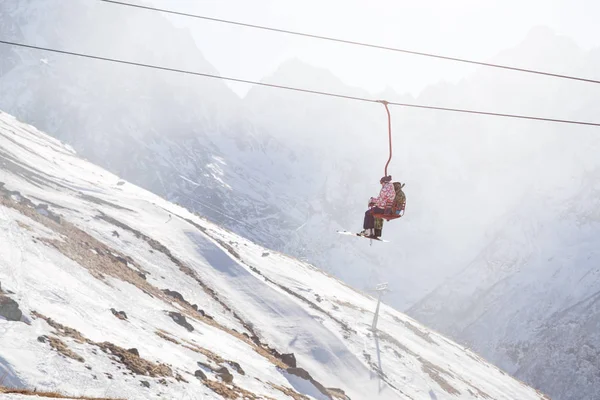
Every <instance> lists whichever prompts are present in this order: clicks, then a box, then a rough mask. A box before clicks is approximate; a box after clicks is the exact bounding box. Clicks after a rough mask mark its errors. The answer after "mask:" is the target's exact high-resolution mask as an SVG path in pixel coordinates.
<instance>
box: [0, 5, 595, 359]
mask: <svg viewBox="0 0 600 400" xmlns="http://www.w3.org/2000/svg"><path fill="white" fill-rule="evenodd" d="M579 3H581V4H579ZM153 4H155V5H161V6H165V5H167V6H170V7H172V8H173V9H179V10H187V8H186V7H189V11H191V12H202V13H205V14H208V15H212V16H216V17H223V18H225V17H227V18H229V17H230V18H231V19H236V20H242V21H248V22H252V23H265V24H267V25H269V26H276V27H284V28H288V29H298V30H306V31H310V32H314V33H320V34H331V35H332V36H339V37H347V38H350V39H363V38H364V40H366V41H369V42H375V43H384V44H389V45H397V46H400V47H410V48H414V49H417V50H424V51H439V52H441V53H443V54H448V55H458V56H465V57H472V58H481V59H484V60H486V61H490V62H497V63H502V64H508V65H517V66H521V67H526V68H538V69H542V70H547V71H551V72H554V73H562V74H571V75H577V76H583V77H589V78H593V79H600V75H598V71H600V49H599V48H598V47H596V46H598V45H599V43H597V41H598V40H600V39H598V38H600V35H597V34H596V35H592V32H593V30H594V29H597V28H596V27H595V25H594V26H593V27H590V26H591V25H590V24H586V21H589V18H590V15H592V14H593V12H592V11H593V8H594V7H597V5H595V4H593V3H592V2H587V3H585V4H584V2H575V3H572V2H571V3H569V4H570V5H571V6H570V7H567V3H566V2H556V3H554V5H547V4H545V3H544V4H545V5H544V7H538V6H540V5H541V4H542V3H541V2H532V3H531V4H529V3H528V4H527V6H523V7H522V8H519V12H515V11H514V8H513V7H512V6H514V5H515V4H516V3H515V4H512V3H510V2H508V3H507V2H503V3H502V4H500V3H499V2H490V3H489V4H488V5H487V6H485V7H484V6H482V5H480V3H479V2H478V3H477V5H476V4H475V2H473V1H462V2H460V4H459V5H455V6H453V7H449V6H448V5H445V6H441V3H439V2H438V3H435V2H433V3H432V2H428V3H422V4H419V5H414V4H413V5H411V4H408V3H404V2H400V3H398V6H394V5H392V3H391V2H382V6H383V5H384V6H385V10H386V12H384V13H382V12H381V10H380V9H378V8H376V7H373V8H369V9H368V10H365V9H363V8H361V7H360V4H358V3H357V2H350V3H349V4H348V5H347V8H344V10H345V11H346V12H347V14H341V13H340V12H337V10H338V8H336V7H342V6H341V5H337V6H334V5H328V6H327V7H325V6H323V9H322V10H320V12H317V11H316V9H315V7H316V5H315V4H313V2H308V3H307V4H306V6H304V3H303V5H302V7H300V6H299V5H296V6H291V5H287V6H285V7H283V6H281V5H277V4H279V3H277V4H276V3H275V2H268V1H263V2H259V3H256V4H254V5H253V7H254V8H249V6H248V5H247V4H246V3H244V4H242V3H241V2H218V3H217V2H207V1H203V2H196V3H195V5H194V6H191V5H190V3H189V2H185V1H179V2H158V1H156V2H153ZM332 4H333V3H332ZM345 4H346V3H345ZM501 5H502V7H501ZM434 6H437V7H434ZM492 6H493V7H492ZM509 6H511V7H509ZM288 7H289V8H288ZM321 11H322V13H321ZM363 11H364V15H363V14H362V12H363ZM229 12H230V14H229ZM410 15H412V17H410ZM362 17H364V21H365V22H364V24H361V22H363V20H362ZM378 17H381V18H382V21H379V19H378ZM332 21H335V23H334V22H332ZM397 21H401V22H397ZM338 22H339V24H338ZM192 24H193V21H192V22H191V21H189V20H185V22H184V20H183V19H182V18H180V17H167V16H164V15H162V14H160V13H155V12H150V11H144V10H137V9H130V8H126V7H122V6H115V5H109V4H103V3H100V2H93V1H69V5H68V6H66V3H65V2H64V1H62V0H28V1H19V2H14V1H9V0H0V33H1V35H2V37H3V38H4V39H9V40H16V41H21V42H25V43H30V44H36V45H47V46H54V47H58V48H61V49H66V50H71V51H81V52H87V53H91V54H94V55H101V56H107V57H114V58H122V59H126V60H131V61H136V62H144V63H154V64H157V65H161V66H166V67H172V68H180V69H189V70H193V71H198V72H208V73H214V74H223V75H228V76H233V77H239V78H243V79H257V80H262V79H264V80H265V81H266V82H269V83H277V84H283V85H288V86H297V87H301V88H307V89H314V90H320V91H330V92H334V93H338V94H345V95H352V96H362V97H367V98H373V99H380V98H385V99H387V100H390V101H399V102H409V103H416V104H427V105H436V106H443V107H463V108H469V109H477V110H483V111H493V112H501V113H515V114H525V115H532V116H539V117H549V118H558V119H576V120H587V121H594V122H600V117H599V115H600V91H599V90H598V87H597V86H596V85H592V84H585V83H582V82H573V81H567V80H560V79H555V78H550V77H545V76H535V75H529V74H519V73H516V72H512V71H502V70H496V69H489V68H475V67H472V66H451V65H450V64H449V63H448V62H441V61H432V60H424V59H415V58H414V57H413V58H411V57H408V56H400V55H395V54H391V55H389V54H384V53H382V52H373V51H365V50H361V49H359V50H356V49H354V48H350V47H348V46H345V47H340V46H337V45H332V44H328V45H322V44H317V43H314V42H313V41H308V42H307V41H306V40H305V39H303V40H302V41H300V40H299V39H292V38H278V37H276V36H275V35H273V34H271V35H267V34H266V33H264V32H263V33H250V32H248V31H247V30H244V31H239V29H237V28H236V29H237V30H236V29H234V27H221V28H219V29H221V30H215V29H216V27H215V26H214V24H213V25H212V26H211V27H210V28H209V27H207V26H204V25H203V24H200V23H198V24H197V25H194V26H192ZM539 24H546V25H548V26H537V25H539ZM509 27H510V28H509ZM267 37H269V39H267ZM263 39H264V40H265V42H262V40H263ZM471 39H472V40H471ZM420 47H422V48H420ZM0 57H1V58H0V110H2V111H5V112H8V113H11V114H14V115H16V116H17V117H18V118H19V119H21V120H24V121H26V122H28V123H32V124H34V125H36V126H37V127H38V128H40V129H42V130H45V131H48V132H49V133H50V134H53V135H55V136H57V137H59V138H60V139H61V140H63V141H65V142H67V143H69V144H71V145H73V146H74V147H75V149H76V150H77V151H78V152H79V153H80V154H81V155H82V156H83V157H86V158H88V159H90V160H91V161H93V162H96V163H98V164H99V165H101V166H103V167H105V168H108V169H109V170H111V171H112V172H115V173H117V174H119V175H120V176H122V177H123V178H125V179H128V180H130V181H131V182H132V183H135V184H138V185H140V186H142V187H145V188H147V189H150V190H152V191H154V192H156V193H158V194H160V195H162V196H165V197H166V198H169V199H170V200H173V201H176V202H179V203H181V204H183V205H185V206H187V207H189V208H191V209H193V210H195V211H197V212H198V213H200V214H202V215H205V216H207V217H208V218H210V219H212V220H215V221H216V222H218V223H220V224H222V225H224V226H225V227H227V228H229V229H232V230H234V231H236V232H238V233H240V234H242V235H245V236H248V237H250V238H251V239H253V240H255V241H257V242H259V243H261V244H264V245H267V246H269V247H271V248H273V249H275V250H279V251H282V252H286V253H289V254H291V255H294V256H297V257H300V258H303V259H306V260H308V261H310V262H312V263H314V264H315V265H317V266H319V267H320V268H323V269H324V270H326V271H327V272H329V273H331V274H333V275H335V276H337V277H339V278H341V279H343V280H344V281H346V282H348V283H349V284H351V285H353V286H355V287H358V288H360V289H363V290H369V289H370V288H372V287H373V286H374V285H375V284H377V283H380V282H389V284H390V288H391V289H392V292H391V293H389V294H387V295H386V298H385V300H386V302H387V303H389V304H391V305H393V306H395V307H397V308H398V309H400V310H408V309H411V310H413V311H414V312H415V313H420V312H422V311H423V310H421V309H419V306H420V305H423V304H426V305H427V304H429V303H427V302H426V301H425V303H423V301H424V299H425V300H426V299H428V298H429V299H432V298H433V299H438V297H436V296H437V294H438V293H439V292H436V290H438V288H441V289H442V290H443V288H444V286H443V285H444V283H445V282H453V281H448V280H447V279H450V278H454V277H456V276H457V275H456V274H458V273H459V272H461V271H465V270H468V267H469V266H470V265H471V266H472V265H474V264H473V263H475V264H477V263H478V262H479V261H481V259H482V258H483V259H485V261H486V262H487V261H489V262H490V263H491V264H494V262H495V259H494V257H500V256H499V254H496V253H493V252H492V253H490V252H489V249H490V248H495V247H494V246H496V245H497V243H498V240H499V238H501V239H502V240H504V238H505V237H508V239H507V240H508V241H509V242H510V239H511V235H512V234H514V235H515V237H518V236H519V235H528V233H527V232H522V231H521V230H517V231H515V232H513V231H510V232H511V234H510V235H508V234H506V232H507V229H509V228H510V227H514V226H517V225H518V222H519V221H525V220H527V221H534V222H535V221H538V222H539V221H545V222H544V223H547V224H548V225H547V226H549V227H550V229H558V228H557V227H558V226H559V225H556V224H554V225H553V222H556V221H557V218H556V217H555V215H559V214H560V213H562V212H566V210H570V209H571V208H569V207H571V206H572V203H573V201H572V199H574V198H575V199H576V198H578V197H579V196H580V195H581V194H582V193H587V192H586V190H588V189H589V185H590V179H591V182H592V183H591V184H592V185H594V184H596V182H597V180H596V178H594V177H596V176H598V174H597V171H598V168H600V157H598V154H599V153H598V152H599V147H600V134H599V131H598V128H595V127H588V126H578V125H568V124H558V123H549V122H540V121H527V120H518V119H509V118H498V117H491V116H481V115H466V114H457V113H450V112H442V111H433V110H419V109H412V108H402V107H392V108H391V113H392V128H393V142H394V157H393V159H392V162H391V164H390V167H389V172H390V173H391V174H392V176H393V178H394V180H398V181H401V182H404V183H406V187H405V192H406V195H407V209H406V215H405V216H404V217H403V218H401V219H399V220H396V221H392V222H386V223H385V225H384V229H383V237H384V238H385V239H387V240H389V241H390V243H385V244H383V243H373V244H370V243H369V241H367V240H364V239H359V238H356V239H355V238H351V237H346V236H340V235H337V234H336V233H335V231H336V230H337V229H347V230H353V231H359V230H360V229H361V228H362V218H363V213H364V211H365V210H366V203H367V199H368V198H369V197H370V196H374V195H376V194H377V192H378V190H379V188H380V185H379V184H378V182H379V178H380V177H381V176H382V175H383V169H384V165H385V163H386V161H387V157H388V147H387V119H386V114H385V110H384V108H383V106H381V105H379V104H370V103H361V102H353V101H350V100H343V99H336V98H329V97H321V96H315V95H311V94H303V93H296V92H289V91H284V90H276V89H272V88H265V87H249V86H248V85H230V84H229V83H224V82H222V81H219V80H211V79H208V78H202V77H197V76H190V75H182V74H176V73H173V72H166V71H156V70H148V69H143V68H138V67H133V66H127V65H115V64H110V63H104V62H99V61H96V60H88V59H79V58H73V57H68V56H64V55H57V54H48V53H44V52H39V51H32V50H23V49H17V48H10V47H7V46H3V45H2V46H0ZM590 176H591V177H592V178H590ZM585 199H587V200H585V204H582V205H581V209H584V210H586V212H585V213H579V214H578V213H575V214H574V215H576V216H575V217H573V215H570V216H567V217H565V216H564V215H563V216H562V217H561V218H566V219H567V220H568V221H575V220H577V221H578V222H577V223H581V221H582V220H585V221H586V223H589V224H592V225H593V224H595V221H596V220H595V217H593V213H592V214H590V213H591V211H590V210H593V209H594V207H597V206H594V204H595V203H594V200H593V199H594V197H593V196H588V197H585ZM546 200H547V201H549V203H545V201H546ZM547 204H552V207H550V206H548V205H547ZM546 207H547V209H546ZM534 210H535V213H534V212H533V211H534ZM578 212H579V211H578ZM560 215H562V214H560ZM590 215H592V216H590ZM518 227H519V229H520V225H519V226H518ZM563 228H564V227H563ZM563 228H560V229H563ZM515 229H516V228H515ZM590 229H592V231H593V232H598V230H594V229H596V228H595V225H593V228H590ZM569 232H570V234H571V235H572V236H571V239H572V240H574V241H575V242H576V241H577V237H578V236H577V235H579V234H581V232H580V231H578V230H576V229H574V230H573V231H569ZM588 233H589V232H587V233H586V234H588ZM503 235H504V236H503ZM594 235H596V236H594ZM592 236H594V237H597V236H598V235H597V234H596V233H593V235H592ZM543 240H548V242H547V243H541V241H543ZM555 240H556V238H546V239H544V238H542V237H539V238H538V237H536V239H535V241H536V245H538V246H540V248H542V247H543V248H545V249H546V250H545V251H546V252H543V251H541V250H540V251H539V252H538V253H539V254H538V256H539V257H540V259H541V258H542V257H546V256H548V257H550V255H548V253H547V252H549V251H551V250H549V249H551V248H556V246H560V242H555ZM550 245H552V246H550ZM511 246H512V245H511ZM511 246H508V250H506V249H505V248H504V247H503V248H502V249H503V250H502V252H500V253H502V254H504V253H505V250H506V253H510V252H511V251H513V250H515V251H517V252H518V251H520V248H519V247H518V246H520V244H519V243H515V244H514V246H513V247H511ZM557 251H558V250H557ZM590 257H591V255H590ZM546 258H547V257H546ZM491 264H490V265H491ZM517 264H518V265H516V266H515V268H516V269H519V271H520V270H521V269H526V268H527V267H528V265H529V264H528V263H527V262H526V261H523V260H520V261H519V262H518V263H517ZM477 265H479V264H477ZM494 265H496V264H494ZM586 265H587V264H586ZM588 267H589V268H591V266H589V265H587V266H586V268H588ZM484 270H485V269H484ZM585 272H586V271H582V273H583V274H585ZM458 276H459V277H461V276H462V277H464V276H465V275H458ZM468 276H469V278H468V279H471V280H472V281H469V280H468V279H467V281H466V282H462V283H461V284H462V285H464V286H460V285H458V286H457V287H460V288H463V289H464V293H463V294H465V296H466V293H467V292H468V290H469V287H470V286H477V285H478V284H480V283H481V282H487V280H486V279H488V278H489V276H487V275H485V273H484V274H482V275H468ZM494 276H495V275H494ZM546 278H547V279H549V280H551V279H552V278H551V277H546ZM489 279H490V280H489V282H490V285H494V284H496V282H495V281H493V280H492V279H491V278H489ZM554 284H556V285H555V286H554V287H555V288H556V289H557V290H560V288H561V286H560V282H558V283H557V282H554ZM463 289H460V290H463ZM482 290H483V289H482ZM590 290H592V289H590ZM428 295H431V296H432V297H427V296H428ZM458 297H460V296H458ZM466 297H468V296H466ZM501 297H502V296H501V295H499V298H501ZM442 298H443V297H442ZM577 300H578V297H577V296H571V297H569V300H568V301H569V302H571V303H573V302H576V301H577ZM436 301H437V300H436ZM440 301H441V302H443V301H444V300H440ZM503 301H507V300H506V299H503ZM565 301H566V300H565ZM567 303H568V302H566V303H565V304H563V305H562V306H564V307H567V306H569V304H571V303H568V304H567ZM411 307H413V308H411ZM414 307H416V308H414ZM559 309H560V307H558V306H557V310H559ZM443 312H444V311H443V310H441V311H440V313H443ZM421 315H423V316H424V315H425V314H421ZM440 315H441V314H440ZM440 315H437V314H427V318H428V322H430V323H431V324H433V325H435V324H436V323H439V324H443V320H444V318H442V316H440ZM449 315H450V314H449ZM452 315H453V317H454V314H452ZM544 315H545V314H540V315H538V317H539V318H541V319H543V317H544ZM424 318H425V316H424ZM457 318H458V317H457ZM448 329H450V328H448ZM455 333H456V335H458V336H460V332H459V331H456V332H455ZM484 335H485V334H484ZM490 356H493V355H492V354H491V353H490ZM511 365H512V364H511Z"/></svg>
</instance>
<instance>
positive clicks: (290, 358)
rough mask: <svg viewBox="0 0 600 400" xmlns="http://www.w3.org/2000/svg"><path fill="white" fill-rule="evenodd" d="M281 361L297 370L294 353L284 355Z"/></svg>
mask: <svg viewBox="0 0 600 400" xmlns="http://www.w3.org/2000/svg"><path fill="white" fill-rule="evenodd" d="M281 361H283V362H284V363H285V364H286V365H287V366H288V367H292V368H296V356H295V355H294V353H286V354H282V355H281Z"/></svg>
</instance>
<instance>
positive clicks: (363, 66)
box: [129, 0, 600, 95]
mask: <svg viewBox="0 0 600 400" xmlns="http://www.w3.org/2000/svg"><path fill="white" fill-rule="evenodd" d="M129 1H130V2H132V3H146V2H143V1H142V0H129ZM147 2H150V3H152V4H153V5H155V6H160V7H164V8H169V9H172V10H177V11H182V12H189V13H197V14H202V15H206V16H212V17H216V18H223V19H231V20H236V21H241V22H247V23H253V24H262V25H267V26H272V27H278V28H283V29H289V30H298V31H303V32H308V33H314V34H319V35H324V36H333V37H340V38H346V39H349V40H356V41H364V42H370V43H376V44H382V45H387V46H394V47H400V48H405V49H411V50H417V51H423V52H434V53H439V54H444V55H451V56H457V57H464V58H471V59H478V60H487V59H489V58H490V57H492V56H494V55H496V54H497V53H498V52H499V51H501V50H503V49H506V48H509V47H512V46H514V45H516V44H518V43H519V42H521V41H522V40H523V39H524V38H525V37H526V36H527V34H528V32H529V31H530V30H531V29H532V28H534V27H536V26H547V27H550V28H552V29H553V30H554V31H556V32H557V33H558V34H561V35H566V36H569V37H571V38H572V39H573V40H575V42H576V43H577V44H578V45H580V46H581V47H583V48H586V49H590V48H593V47H600V24H598V22H597V19H598V16H600V2H598V1H597V0H453V1H449V0H416V1H415V0H413V1H406V0H147ZM141 12H142V11H141ZM170 18H171V19H172V20H173V22H175V23H176V24H177V25H178V26H188V27H189V28H190V29H191V30H192V32H193V34H194V36H195V38H196V41H197V43H198V47H199V48H200V49H201V51H202V52H203V54H204V56H205V57H206V58H207V59H208V61H209V62H211V63H212V64H213V65H214V66H215V67H216V68H217V69H218V70H219V72H220V73H221V74H222V75H224V76H231V77H237V78H243V79H252V80H260V79H262V78H263V77H265V76H266V75H268V74H270V73H271V72H273V71H274V70H275V69H276V68H277V66H278V65H280V64H281V62H282V61H284V60H286V59H289V58H293V57H296V58H299V59H301V60H304V61H306V62H308V63H310V64H312V65H316V66H320V67H325V68H327V69H329V70H331V71H332V72H333V73H335V74H336V75H337V76H338V77H340V78H341V79H342V80H343V81H344V82H345V83H347V84H350V85H353V86H360V87H363V88H365V89H367V90H369V91H371V92H373V93H376V92H379V91H382V90H384V89H385V88H386V87H387V86H389V87H392V88H393V89H394V90H396V91H397V92H399V93H406V92H410V93H412V94H418V93H419V91H420V90H422V89H423V88H424V87H425V86H427V85H429V84H432V83H435V82H438V81H440V80H447V81H451V82H455V81H457V80H458V79H460V78H461V77H463V76H465V75H466V74H468V73H469V72H470V71H472V69H473V67H472V66H465V65H464V64H458V63H453V62H448V61H441V60H434V59H429V58H422V57H417V56H410V55H404V54H398V53H391V52H385V51H380V50H374V49H364V48H359V47H355V46H349V45H343V44H336V43H328V42H323V41H319V40H314V39H309V38H298V37H292V36H287V35H283V34H277V33H270V32H264V31H257V30H253V29H249V28H243V27H236V26H229V25H223V24H218V23H214V22H208V21H202V20H196V19H190V18H185V17H170ZM538 67H539V69H544V70H552V66H548V65H540V66H538ZM499 73H507V72H499ZM230 85H231V86H232V88H233V89H234V90H236V92H238V93H239V94H241V95H243V94H244V93H245V92H246V91H247V90H248V89H249V87H248V85H243V84H230Z"/></svg>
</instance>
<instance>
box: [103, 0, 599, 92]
mask: <svg viewBox="0 0 600 400" xmlns="http://www.w3.org/2000/svg"><path fill="white" fill-rule="evenodd" d="M98 1H101V2H103V3H109V4H114V5H119V6H126V7H133V8H139V9H144V10H148V11H154V12H161V13H166V14H172V15H179V16H182V17H189V18H195V19H201V20H205V21H211V22H217V23H222V24H229V25H237V26H242V27H246V28H252V29H260V30H264V31H271V32H277V33H283V34H287V35H294V36H303V37H308V38H312V39H318V40H325V41H329V42H337V43H344V44H348V45H353V46H360V47H367V48H373V49H378V50H385V51H392V52H397V53H405V54H411V55H416V56H421V57H429V58H437V59H442V60H447V61H454V62H459V63H465V64H474V65H479V66H484V67H491V68H499V69H504V70H511V71H517V72H524V73H528V74H536V75H545V76H550V77H553V78H560V79H569V80H574V81H580V82H587V83H596V84H599V83H600V80H596V79H590V78H583V77H579V76H573V75H564V74H557V73H553V72H547V71H540V70H535V69H527V68H520V67H513V66H510V65H504V64H495V63H490V62H484V61H477V60H471V59H466V58H460V57H452V56H445V55H440V54H434V53H426V52H422V51H416V50H408V49H401V48H397V47H391V46H383V45H378V44H373V43H366V42H359V41H354V40H348V39H341V38H334V37H330V36H322V35H316V34H311V33H305V32H298V31H291V30H287V29H281V28H273V27H268V26H263V25H257V24H250V23H246V22H239V21H232V20H227V19H222V18H214V17H207V16H204V15H199V14H191V13H185V12H179V11H174V10H168V9H164V8H158V7H150V6H144V5H141V4H132V3H127V2H123V1H117V0H98Z"/></svg>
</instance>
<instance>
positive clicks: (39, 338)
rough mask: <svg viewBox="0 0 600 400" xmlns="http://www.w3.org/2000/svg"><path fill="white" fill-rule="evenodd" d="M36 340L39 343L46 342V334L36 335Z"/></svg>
mask: <svg viewBox="0 0 600 400" xmlns="http://www.w3.org/2000/svg"><path fill="white" fill-rule="evenodd" d="M37 341H38V342H40V343H46V336H38V338H37Z"/></svg>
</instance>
